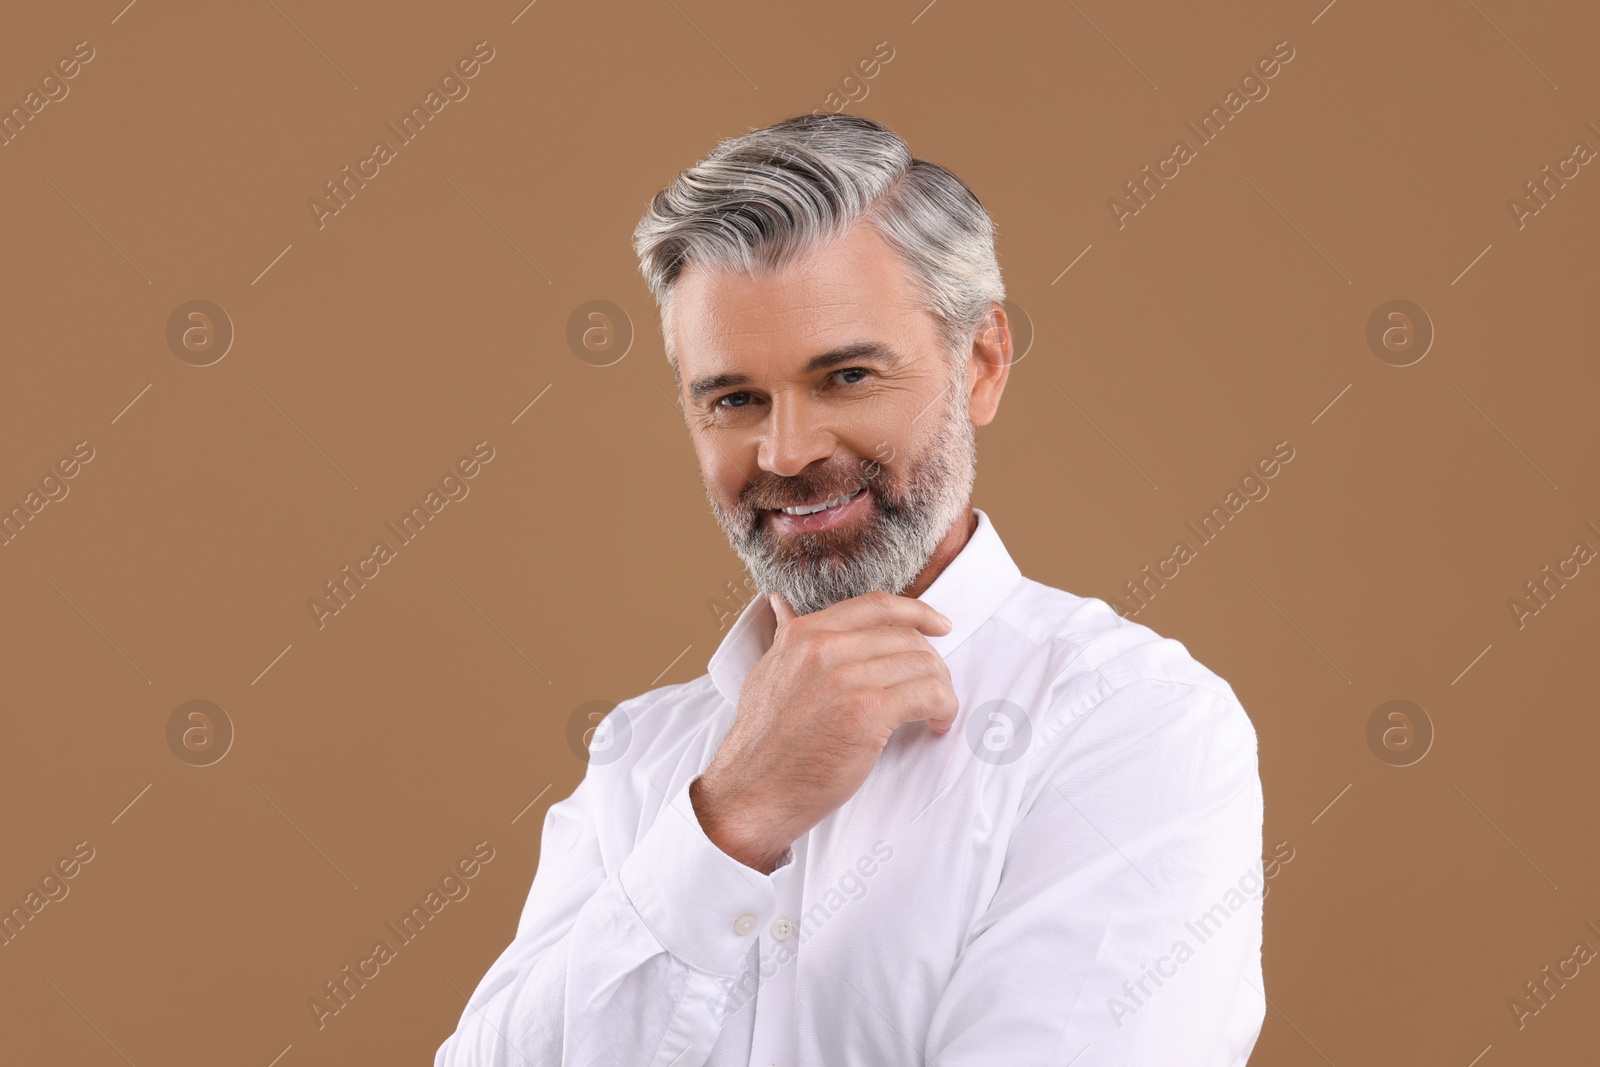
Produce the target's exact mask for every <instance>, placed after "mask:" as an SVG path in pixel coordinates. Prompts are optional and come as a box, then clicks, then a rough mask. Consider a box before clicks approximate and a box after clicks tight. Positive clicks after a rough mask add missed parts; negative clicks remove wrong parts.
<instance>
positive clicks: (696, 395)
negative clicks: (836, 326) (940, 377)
mask: <svg viewBox="0 0 1600 1067" xmlns="http://www.w3.org/2000/svg"><path fill="white" fill-rule="evenodd" d="M847 363H877V364H879V365H881V366H883V367H884V368H886V369H888V370H896V369H898V368H900V367H902V366H903V365H904V364H905V360H904V358H903V357H902V356H901V355H900V353H899V352H898V351H897V350H896V349H895V348H894V347H893V346H891V345H887V344H884V343H883V342H882V341H856V342H853V343H851V344H847V345H840V346H839V347H838V348H833V349H829V350H828V351H826V352H824V353H822V354H821V355H819V356H812V357H811V358H810V359H809V360H807V361H806V365H805V366H804V367H803V368H802V369H801V372H800V373H801V374H805V375H811V374H815V373H817V372H818V371H824V370H831V369H833V368H835V367H838V366H841V365H843V364H847ZM749 383H750V376H749V375H747V374H712V375H708V376H706V377H704V378H696V379H695V380H694V382H693V383H691V384H690V386H689V398H690V399H691V400H701V399H703V398H705V397H706V396H709V395H710V394H712V393H715V392H718V391H720V390H723V389H727V388H730V387H731V386H735V385H748V384H749Z"/></svg>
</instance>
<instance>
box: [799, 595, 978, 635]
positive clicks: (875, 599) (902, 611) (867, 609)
mask: <svg viewBox="0 0 1600 1067" xmlns="http://www.w3.org/2000/svg"><path fill="white" fill-rule="evenodd" d="M812 617H814V618H816V620H817V625H819V626H825V627H826V628H828V629H836V630H855V629H863V628H865V627H869V626H910V627H912V628H914V629H916V630H919V631H921V632H922V633H925V634H931V635H933V636H936V637H937V636H942V635H944V634H947V633H949V632H950V630H951V627H952V623H951V622H950V620H949V619H948V618H946V617H945V616H944V615H942V614H941V613H940V612H939V611H938V610H937V609H936V608H934V606H933V605H932V604H929V603H926V602H925V601H922V600H918V599H916V598H915V597H908V596H896V595H894V594H893V593H885V592H883V591H882V590H874V591H873V592H870V593H864V594H862V595H861V596H855V597H851V598H849V599H848V600H841V601H839V602H838V603H837V604H834V605H831V606H830V607H826V608H824V609H822V610H821V611H818V612H815V613H814V615H813V616H812Z"/></svg>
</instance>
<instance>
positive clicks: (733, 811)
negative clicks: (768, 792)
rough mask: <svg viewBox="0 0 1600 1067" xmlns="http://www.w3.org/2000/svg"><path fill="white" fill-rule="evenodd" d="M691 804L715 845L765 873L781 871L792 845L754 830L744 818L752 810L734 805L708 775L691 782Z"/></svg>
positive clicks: (748, 865)
mask: <svg viewBox="0 0 1600 1067" xmlns="http://www.w3.org/2000/svg"><path fill="white" fill-rule="evenodd" d="M689 802H690V804H691V806H692V807H693V808H694V813H695V816H696V817H697V818H698V819H699V820H700V828H701V829H702V830H703V831H704V832H705V835H706V837H707V838H709V839H710V840H711V842H712V844H714V845H716V846H717V847H718V848H720V849H721V850H722V851H723V852H725V853H727V854H728V855H729V856H732V857H733V858H734V859H736V860H738V861H739V862H740V863H742V864H744V865H745V866H746V867H751V868H754V869H755V870H756V871H759V872H760V873H761V874H771V873H772V872H773V871H774V870H776V869H777V867H778V862H779V861H780V860H782V859H783V855H784V853H785V852H787V851H788V849H789V842H787V841H784V842H778V841H776V840H775V839H774V838H772V837H771V836H770V835H766V834H762V833H760V832H758V831H756V830H754V829H752V827H751V826H750V825H749V821H748V819H747V818H740V813H741V812H744V813H745V814H746V815H748V809H747V808H746V807H745V806H744V805H743V804H740V803H739V802H737V801H732V802H730V800H729V798H728V797H727V796H726V795H725V794H722V793H719V792H718V791H717V789H716V786H715V784H714V783H708V782H707V781H706V779H705V775H701V776H699V777H697V778H695V780H694V781H692V782H690V783H689Z"/></svg>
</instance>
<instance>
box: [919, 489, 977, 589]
mask: <svg viewBox="0 0 1600 1067" xmlns="http://www.w3.org/2000/svg"><path fill="white" fill-rule="evenodd" d="M977 528H978V513H977V512H975V511H973V510H972V508H971V507H970V506H969V507H968V508H967V510H966V514H965V515H964V516H963V517H962V518H959V519H957V520H956V521H955V522H953V523H951V524H950V530H949V532H948V533H946V534H945V535H944V537H943V538H942V539H941V540H940V541H939V543H938V545H936V546H935V547H934V550H933V555H931V556H929V557H928V562H927V565H926V566H924V567H923V568H922V570H920V571H918V572H917V577H916V578H915V579H914V580H913V581H912V583H911V584H910V585H909V586H907V587H906V589H905V591H904V592H903V593H901V594H900V595H901V596H909V597H919V596H921V595H922V594H923V593H925V592H927V590H928V586H930V585H932V584H933V580H934V579H935V578H937V577H939V575H940V574H941V573H942V572H943V571H944V569H945V568H946V567H948V566H949V565H950V561H951V560H953V559H955V558H956V556H958V555H959V554H960V553H961V549H962V548H964V547H965V546H966V543H967V542H968V541H969V540H971V538H972V532H973V531H974V530H976V529H977Z"/></svg>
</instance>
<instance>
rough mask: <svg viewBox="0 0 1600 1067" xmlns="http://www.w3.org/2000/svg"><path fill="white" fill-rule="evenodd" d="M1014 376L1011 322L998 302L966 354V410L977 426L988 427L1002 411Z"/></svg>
mask: <svg viewBox="0 0 1600 1067" xmlns="http://www.w3.org/2000/svg"><path fill="white" fill-rule="evenodd" d="M1010 373H1011V323H1010V321H1009V320H1008V319H1007V318H1006V309H1005V308H1004V307H1002V306H1001V305H1000V304H999V303H998V302H996V303H992V304H990V305H989V317H988V318H987V319H986V320H985V321H984V323H983V325H981V326H979V327H978V330H977V332H976V333H974V334H973V336H972V351H971V352H970V353H968V355H967V387H968V394H967V409H968V411H970V412H971V415H972V424H973V425H974V426H987V425H988V424H989V423H990V421H992V420H993V419H994V416H995V413H996V412H997V411H999V409H1000V394H1001V393H1003V392H1004V391H1005V388H1006V378H1007V377H1008V376H1009V375H1010Z"/></svg>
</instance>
